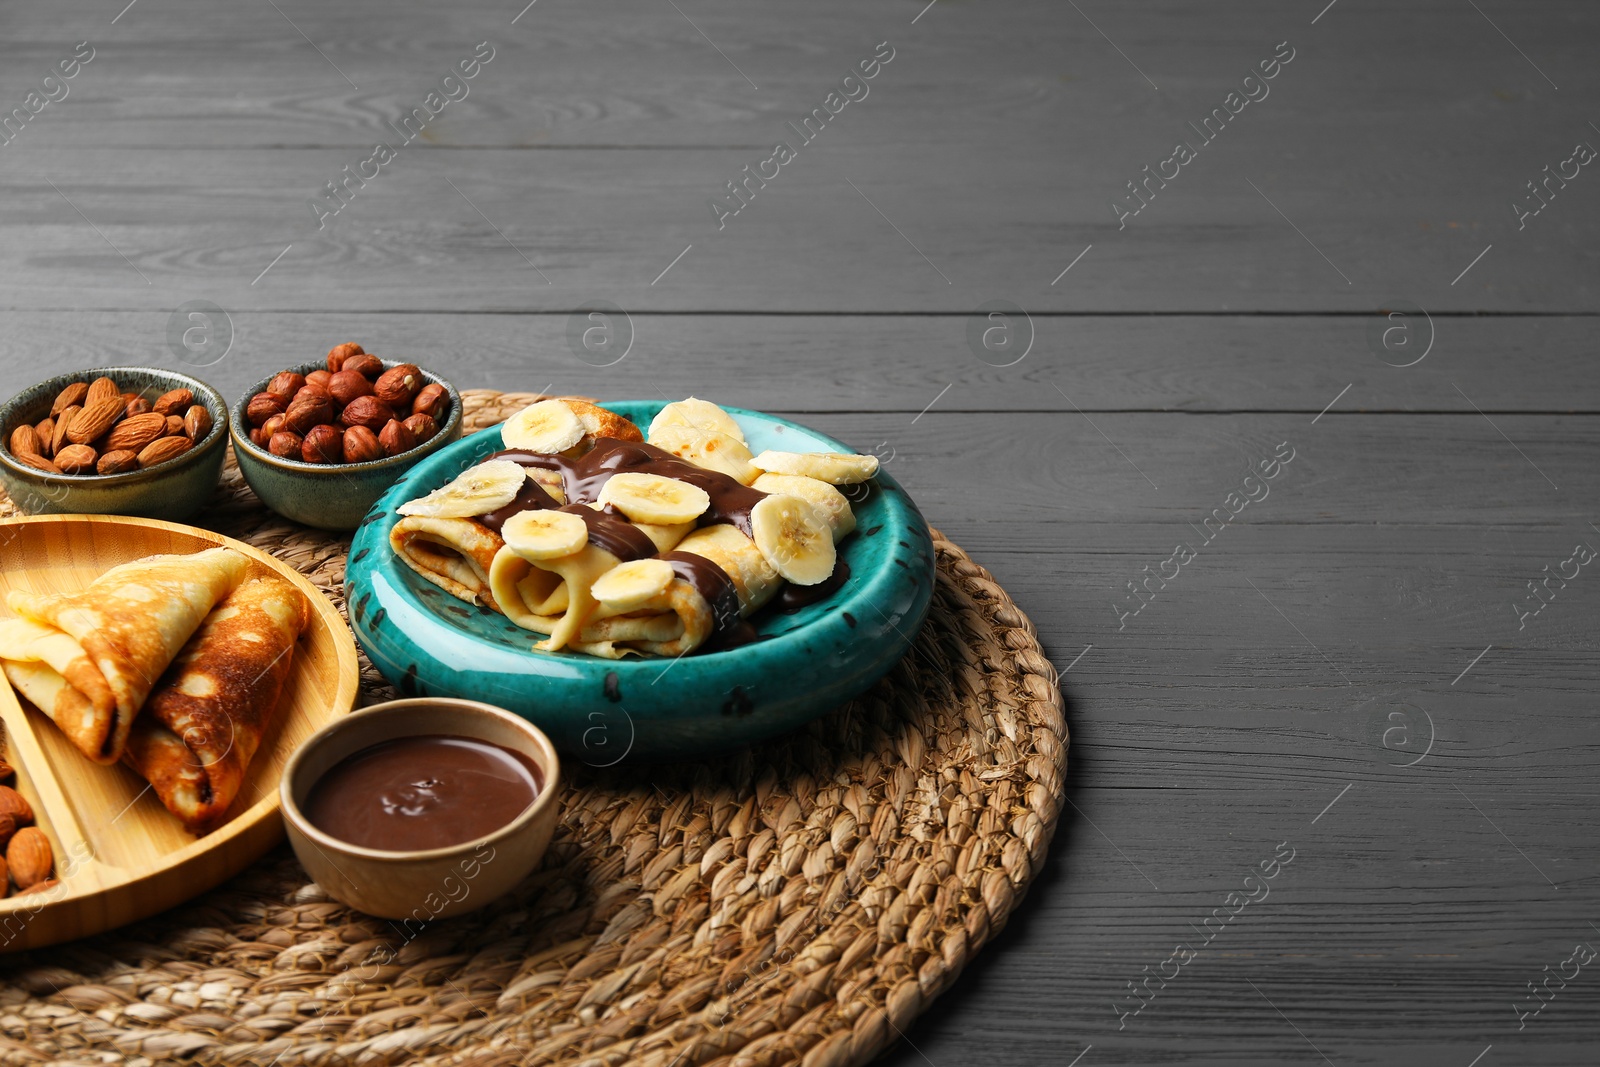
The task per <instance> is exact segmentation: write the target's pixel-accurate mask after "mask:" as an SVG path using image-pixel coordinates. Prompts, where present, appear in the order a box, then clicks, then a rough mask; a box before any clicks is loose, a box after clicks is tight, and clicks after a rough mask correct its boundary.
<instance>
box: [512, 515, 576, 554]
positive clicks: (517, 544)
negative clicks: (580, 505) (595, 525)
mask: <svg viewBox="0 0 1600 1067" xmlns="http://www.w3.org/2000/svg"><path fill="white" fill-rule="evenodd" d="M500 536H501V537H503V538H505V542H506V547H507V548H509V549H511V551H513V552H515V553H516V554H517V555H519V556H521V557H522V558H523V559H555V558H557V557H559V556H570V555H572V554H573V553H574V552H576V551H578V549H580V548H582V547H583V546H584V545H585V544H587V543H588V541H589V526H588V524H587V523H585V522H584V521H583V519H582V518H580V517H579V516H577V515H574V514H572V512H570V511H523V512H519V513H518V514H516V515H513V516H511V517H510V518H509V519H507V520H506V522H505V525H504V526H502V527H501V528H500Z"/></svg>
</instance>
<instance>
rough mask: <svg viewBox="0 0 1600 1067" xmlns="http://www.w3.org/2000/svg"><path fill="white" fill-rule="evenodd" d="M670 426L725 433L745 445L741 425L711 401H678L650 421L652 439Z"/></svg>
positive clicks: (696, 399)
mask: <svg viewBox="0 0 1600 1067" xmlns="http://www.w3.org/2000/svg"><path fill="white" fill-rule="evenodd" d="M668 426H687V427H688V428H689V429H691V430H710V431H712V432H714V433H725V434H727V435H728V436H729V437H731V438H733V439H734V440H735V441H738V442H739V443H740V444H744V443H745V440H744V431H743V430H741V429H739V424H738V423H737V422H734V421H733V416H732V415H729V414H728V413H727V412H726V411H723V410H722V409H721V408H719V407H717V405H715V404H713V403H712V402H711V401H709V400H701V399H699V398H697V397H692V396H691V397H689V398H688V399H687V400H678V401H675V402H673V403H671V404H668V405H667V406H666V407H664V408H662V409H661V410H660V411H658V412H656V417H655V418H653V419H651V420H650V439H651V440H652V441H654V440H655V436H656V431H657V430H662V429H665V428H666V427H668Z"/></svg>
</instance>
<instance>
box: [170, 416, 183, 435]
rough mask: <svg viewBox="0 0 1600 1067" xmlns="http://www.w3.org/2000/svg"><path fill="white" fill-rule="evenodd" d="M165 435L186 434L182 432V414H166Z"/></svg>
mask: <svg viewBox="0 0 1600 1067" xmlns="http://www.w3.org/2000/svg"><path fill="white" fill-rule="evenodd" d="M166 436H167V437H186V436H188V435H187V434H186V433H185V432H184V428H183V416H182V415H168V416H167V430H166Z"/></svg>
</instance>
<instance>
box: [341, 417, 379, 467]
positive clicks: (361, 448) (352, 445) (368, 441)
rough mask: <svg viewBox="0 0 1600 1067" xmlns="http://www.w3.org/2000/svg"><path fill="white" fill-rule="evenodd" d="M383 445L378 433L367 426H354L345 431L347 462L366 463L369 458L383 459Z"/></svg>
mask: <svg viewBox="0 0 1600 1067" xmlns="http://www.w3.org/2000/svg"><path fill="white" fill-rule="evenodd" d="M382 458H383V446H382V445H381V444H379V443H378V435H377V434H375V433H373V432H372V431H371V430H370V429H369V428H367V427H365V426H352V427H350V428H349V429H348V430H346V431H345V432H344V461H345V462H346V463H366V462H367V461H368V460H374V459H382Z"/></svg>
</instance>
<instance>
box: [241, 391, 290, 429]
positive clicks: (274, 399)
mask: <svg viewBox="0 0 1600 1067" xmlns="http://www.w3.org/2000/svg"><path fill="white" fill-rule="evenodd" d="M288 406H289V404H288V401H286V400H284V398H283V397H281V396H278V395H277V394H276V393H257V394H256V395H255V396H253V397H251V398H250V403H248V404H246V405H245V409H244V417H245V418H247V419H249V420H250V423H251V425H253V426H260V425H261V424H263V423H265V422H266V421H267V420H268V419H270V418H272V416H274V415H282V414H283V409H284V408H286V407H288Z"/></svg>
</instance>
